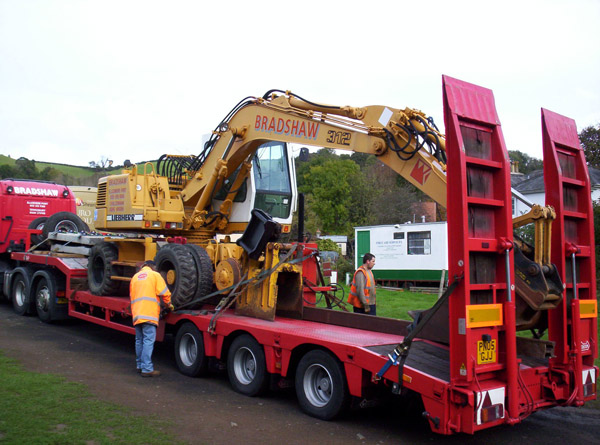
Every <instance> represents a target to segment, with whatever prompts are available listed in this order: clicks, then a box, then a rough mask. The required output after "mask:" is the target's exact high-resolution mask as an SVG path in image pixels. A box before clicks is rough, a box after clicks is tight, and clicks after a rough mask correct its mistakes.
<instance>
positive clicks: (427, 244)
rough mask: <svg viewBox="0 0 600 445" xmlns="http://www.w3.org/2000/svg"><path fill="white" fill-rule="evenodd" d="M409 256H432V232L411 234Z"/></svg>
mask: <svg viewBox="0 0 600 445" xmlns="http://www.w3.org/2000/svg"><path fill="white" fill-rule="evenodd" d="M408 254H409V255H431V232H409V233H408Z"/></svg>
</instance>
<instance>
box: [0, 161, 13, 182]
mask: <svg viewBox="0 0 600 445" xmlns="http://www.w3.org/2000/svg"><path fill="white" fill-rule="evenodd" d="M15 173H16V172H15V169H14V168H13V167H11V166H10V165H7V164H4V165H0V179H6V178H14V177H15Z"/></svg>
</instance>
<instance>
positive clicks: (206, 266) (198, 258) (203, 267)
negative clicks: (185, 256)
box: [184, 244, 214, 299]
mask: <svg viewBox="0 0 600 445" xmlns="http://www.w3.org/2000/svg"><path fill="white" fill-rule="evenodd" d="M184 247H186V248H187V249H188V250H189V251H190V253H191V254H192V257H193V258H194V263H195V264H196V275H197V276H198V286H197V287H196V293H195V294H194V299H197V298H201V297H204V296H205V295H208V294H210V293H211V291H212V288H213V283H214V272H213V263H212V260H211V259H210V257H209V256H208V253H207V252H206V250H204V248H202V247H200V246H198V245H196V244H185V245H184Z"/></svg>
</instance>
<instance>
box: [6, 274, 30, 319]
mask: <svg viewBox="0 0 600 445" xmlns="http://www.w3.org/2000/svg"><path fill="white" fill-rule="evenodd" d="M31 276H32V271H31V270H30V269H29V268H27V267H17V268H15V269H14V270H13V272H12V280H11V283H10V296H11V300H12V304H13V309H14V311H15V313H16V314H17V315H27V314H31V313H33V310H34V309H33V307H34V300H33V298H32V295H31Z"/></svg>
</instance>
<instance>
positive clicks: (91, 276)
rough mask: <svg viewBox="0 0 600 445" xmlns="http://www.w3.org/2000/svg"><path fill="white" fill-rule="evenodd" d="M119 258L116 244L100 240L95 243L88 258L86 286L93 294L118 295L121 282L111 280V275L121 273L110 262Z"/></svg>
mask: <svg viewBox="0 0 600 445" xmlns="http://www.w3.org/2000/svg"><path fill="white" fill-rule="evenodd" d="M118 259H119V251H118V249H117V246H115V245H114V244H112V243H109V242H106V241H102V242H100V243H98V244H95V245H94V247H92V250H91V251H90V257H89V258H88V286H89V288H90V292H92V294H94V295H100V296H104V295H118V294H119V291H120V289H121V282H120V281H117V280H112V279H111V278H110V277H111V275H121V274H120V273H119V270H118V269H116V267H118V266H113V265H112V262H113V261H117V260H118Z"/></svg>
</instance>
